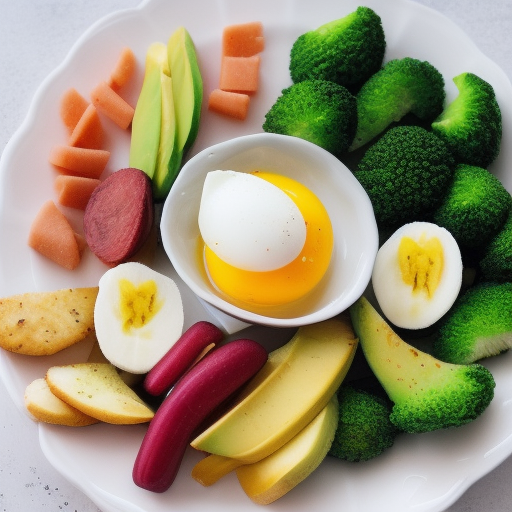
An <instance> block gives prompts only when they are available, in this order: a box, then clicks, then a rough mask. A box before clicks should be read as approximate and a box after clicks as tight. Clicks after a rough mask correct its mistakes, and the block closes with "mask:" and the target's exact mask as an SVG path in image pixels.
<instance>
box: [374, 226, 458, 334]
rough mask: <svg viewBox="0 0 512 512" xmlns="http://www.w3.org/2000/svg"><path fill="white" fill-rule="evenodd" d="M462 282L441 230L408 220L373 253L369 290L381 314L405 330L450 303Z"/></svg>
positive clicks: (429, 320) (454, 249) (425, 322)
mask: <svg viewBox="0 0 512 512" xmlns="http://www.w3.org/2000/svg"><path fill="white" fill-rule="evenodd" d="M461 284H462V258H461V254H460V250H459V246H458V245H457V242H456V241H455V239H454V238H453V236H452V235H451V234H450V232H449V231H447V230H446V229H445V228H442V227H440V226H437V225H436V224H432V223H429V222H412V223H410V224H406V225H404V226H402V227H401V228H399V229H398V230H397V231H395V233H394V234H393V235H391V237H390V238H389V239H388V240H387V241H386V242H385V243H384V244H383V245H382V247H381V248H380V249H379V251H378V253H377V257H376V259H375V265H374V268H373V274H372V286H373V290H374V292H375V296H376V298H377V301H378V303H379V306H380V308H381V309H382V312H383V313H384V315H385V316H386V317H387V318H388V320H389V321H390V322H392V323H393V324H395V325H396V326H398V327H403V328H406V329H422V328H425V327H428V326H430V325H432V324H433V323H435V322H436V321H437V320H439V319H440V318H441V317H442V316H443V315H444V314H445V313H446V312H447V311H448V310H449V309H450V307H451V306H452V305H453V303H454V302H455V299H456V298H457V295H458V294H459V291H460V287H461Z"/></svg>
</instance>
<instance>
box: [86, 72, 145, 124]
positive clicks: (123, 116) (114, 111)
mask: <svg viewBox="0 0 512 512" xmlns="http://www.w3.org/2000/svg"><path fill="white" fill-rule="evenodd" d="M91 100H92V103H93V105H94V106H95V107H96V108H97V109H98V111H99V112H101V113H102V114H104V115H106V116H107V117H108V118H109V119H111V120H112V121H114V123H116V124H117V125H118V126H119V127H120V128H123V129H124V130H127V129H128V127H129V126H130V125H131V123H132V119H133V114H134V112H135V110H134V108H133V107H132V106H131V105H130V104H129V103H128V102H127V101H126V100H124V99H123V98H122V97H121V96H120V95H119V94H118V93H117V92H116V91H114V90H113V89H112V88H111V87H109V85H108V84H107V82H105V81H101V82H100V83H99V84H97V85H96V87H95V88H94V89H93V90H92V91H91Z"/></svg>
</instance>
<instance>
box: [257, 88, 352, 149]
mask: <svg viewBox="0 0 512 512" xmlns="http://www.w3.org/2000/svg"><path fill="white" fill-rule="evenodd" d="M356 125H357V110H356V99H355V97H354V96H353V95H352V94H351V93H350V92H349V91H348V90H347V89H346V88H345V87H343V86H341V85H338V84H336V83H334V82H329V81H327V80H305V81H303V82H299V83H297V84H292V85H291V86H290V87H288V88H287V89H284V90H283V91H282V94H281V96H279V97H278V98H277V100H276V102H275V103H274V105H272V107H271V108H270V110H269V111H268V112H267V114H266V116H265V122H264V124H263V130H264V131H265V132H271V133H280V134H282V135H292V136H294V137H300V138H301V139H305V140H308V141H310V142H312V143H314V144H316V145H318V146H320V147H322V148H324V149H326V150H327V151H329V152H331V153H332V154H334V155H335V156H339V155H340V154H342V153H344V152H345V151H346V150H347V148H348V146H349V145H350V143H351V142H352V139H353V138H354V134H355V131H356Z"/></svg>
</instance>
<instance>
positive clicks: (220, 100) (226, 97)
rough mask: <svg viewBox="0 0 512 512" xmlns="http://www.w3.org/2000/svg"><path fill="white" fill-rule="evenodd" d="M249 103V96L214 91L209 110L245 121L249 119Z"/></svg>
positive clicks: (211, 95) (209, 101)
mask: <svg viewBox="0 0 512 512" xmlns="http://www.w3.org/2000/svg"><path fill="white" fill-rule="evenodd" d="M249 102H250V97H249V95H247V94H242V93H239V92H229V91H222V90H220V89H214V90H213V91H212V92H211V93H210V96H209V98H208V109H209V110H211V111H212V112H217V113H218V114H222V115H225V116H228V117H233V118H235V119H240V120H242V121H243V120H244V119H245V118H246V117H247V112H248V110H249Z"/></svg>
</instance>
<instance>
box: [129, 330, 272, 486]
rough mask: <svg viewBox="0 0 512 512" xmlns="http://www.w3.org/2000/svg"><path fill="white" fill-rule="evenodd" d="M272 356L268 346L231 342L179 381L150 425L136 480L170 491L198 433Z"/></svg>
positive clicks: (138, 482)
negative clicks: (186, 453)
mask: <svg viewBox="0 0 512 512" xmlns="http://www.w3.org/2000/svg"><path fill="white" fill-rule="evenodd" d="M266 360H267V352H266V351H265V349H264V348H263V347H262V346H261V345H259V344H258V343H256V342H255V341H252V340H248V339H239V340H235V341H232V342H230V343H227V344H226V345H223V346H222V347H220V348H218V349H217V350H214V351H213V352H211V353H210V354H208V355H207V356H206V357H204V358H203V359H201V361H199V363H197V365H195V366H194V367H193V368H192V369H191V370H190V371H189V372H188V373H187V374H186V375H185V376H184V377H183V378H182V379H181V380H180V381H179V382H178V384H176V386H175V387H174V388H173V390H172V392H171V393H170V394H169V396H168V397H167V398H166V399H165V401H164V402H163V404H162V405H161V406H160V408H159V409H158V411H157V412H156V414H155V417H154V418H153V420H152V421H151V423H150V424H149V429H148V431H147V432H146V435H145V436H144V439H143V441H142V444H141V446H140V449H139V452H138V454H137V458H136V460H135V464H134V466H133V481H134V482H135V484H136V485H138V486H139V487H142V488H144V489H147V490H150V491H153V492H164V491H166V490H167V489H168V488H169V487H170V486H171V484H172V482H173V481H174V479H175V477H176V474H177V472H178V470H179V467H180V465H181V461H182V459H183V456H184V453H185V450H186V448H187V446H188V444H189V442H190V440H191V437H192V435H193V433H194V431H195V430H196V429H197V428H198V427H199V425H200V424H201V423H202V422H203V421H204V420H205V419H206V418H207V416H208V415H209V414H210V413H212V412H213V411H214V410H215V408H216V407H218V406H219V405H220V404H221V403H222V402H223V401H224V400H226V399H227V398H228V397H229V396H230V395H231V394H232V393H234V392H235V391H236V390H237V389H238V388H240V387H241V386H242V385H243V384H245V383H246V382H247V381H248V380H249V379H250V378H251V377H252V376H253V375H255V374H256V372H257V371H258V370H259V369H260V368H261V367H262V366H263V365H264V364H265V362H266Z"/></svg>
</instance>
